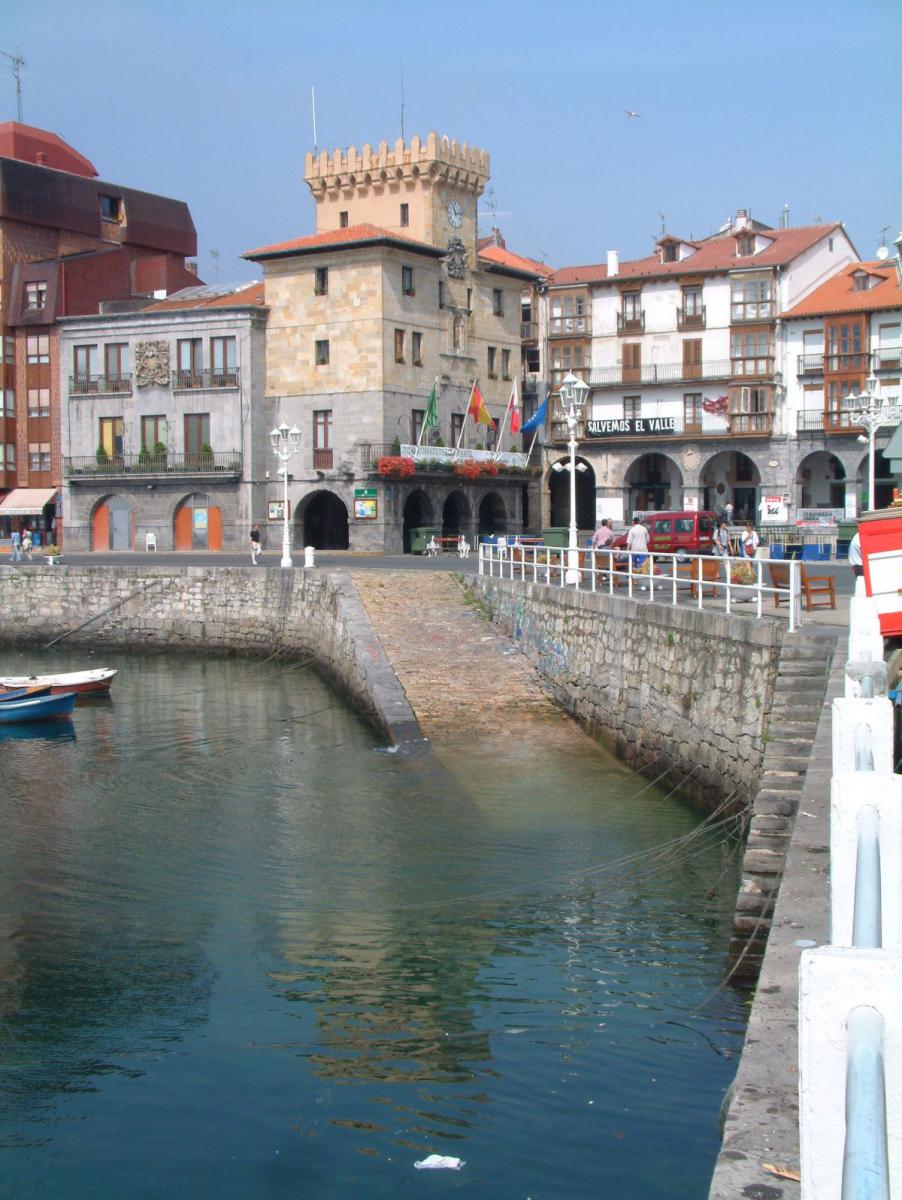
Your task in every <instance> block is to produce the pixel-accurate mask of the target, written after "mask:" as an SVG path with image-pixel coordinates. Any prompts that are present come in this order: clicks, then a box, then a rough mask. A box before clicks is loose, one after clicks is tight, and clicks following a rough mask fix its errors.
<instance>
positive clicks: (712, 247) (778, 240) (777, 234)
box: [549, 221, 842, 287]
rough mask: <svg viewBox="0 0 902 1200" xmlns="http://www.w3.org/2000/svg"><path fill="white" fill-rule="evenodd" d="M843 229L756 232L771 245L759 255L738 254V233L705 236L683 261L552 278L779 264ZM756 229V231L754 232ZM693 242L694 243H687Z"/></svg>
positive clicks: (566, 280)
mask: <svg viewBox="0 0 902 1200" xmlns="http://www.w3.org/2000/svg"><path fill="white" fill-rule="evenodd" d="M841 229H842V224H841V222H839V221H835V222H833V223H832V224H830V225H799V226H797V227H796V228H795V229H770V230H767V231H766V232H760V233H757V234H756V236H758V237H761V238H766V239H767V240H768V241H769V242H770V243H771V244H770V245H769V246H766V247H765V248H764V249H763V250H759V251H758V253H757V254H745V255H742V256H741V257H740V256H739V255H738V254H737V253H736V234H734V233H729V234H724V235H723V236H720V237H713V238H706V239H705V241H703V242H699V243H698V250H696V252H695V253H694V254H690V255H689V257H688V258H684V259H683V260H682V261H681V262H672V263H662V262H659V261H658V256H657V255H656V254H651V255H649V257H648V258H635V259H632V260H631V261H628V262H622V263H621V264H620V270H619V272H618V273H617V274H616V275H612V276H610V277H609V276H608V269H607V266H606V265H604V264H602V263H598V264H590V265H588V266H582V267H562V268H561V269H560V270H559V271H555V272H554V274H553V275H552V276H551V278H550V279H549V283H550V284H551V286H552V287H563V286H567V285H573V284H576V283H607V282H612V283H613V282H614V281H615V280H621V279H646V278H648V279H651V278H655V277H659V278H667V277H668V276H670V275H698V274H699V273H701V272H706V271H734V270H736V269H737V268H739V267H776V266H782V265H783V264H784V263H788V262H791V261H792V260H793V259H794V258H796V257H798V255H799V254H801V253H802V252H803V251H804V250H807V249H808V248H809V247H810V246H814V245H815V244H816V243H817V242H819V241H820V240H821V239H822V238H825V237H827V236H829V235H830V234H831V233H835V232H836V231H837V230H841ZM751 232H755V231H751ZM687 245H692V243H687Z"/></svg>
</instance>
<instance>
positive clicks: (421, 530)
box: [410, 525, 442, 554]
mask: <svg viewBox="0 0 902 1200" xmlns="http://www.w3.org/2000/svg"><path fill="white" fill-rule="evenodd" d="M441 536H442V527H441V525H417V526H415V527H414V528H413V529H411V531H410V553H411V554H425V553H426V547H427V545H428V544H429V542H430V541H431V539H432V538H436V539H438V538H440V537H441Z"/></svg>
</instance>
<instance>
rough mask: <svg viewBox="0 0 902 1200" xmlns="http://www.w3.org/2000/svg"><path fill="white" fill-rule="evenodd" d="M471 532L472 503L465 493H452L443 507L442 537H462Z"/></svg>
mask: <svg viewBox="0 0 902 1200" xmlns="http://www.w3.org/2000/svg"><path fill="white" fill-rule="evenodd" d="M469 530H470V502H469V501H468V500H467V498H466V496H465V495H464V494H463V492H451V493H450V495H449V496H448V497H447V499H446V500H445V503H444V504H443V506H442V537H448V538H454V537H460V535H461V534H462V533H468V532H469Z"/></svg>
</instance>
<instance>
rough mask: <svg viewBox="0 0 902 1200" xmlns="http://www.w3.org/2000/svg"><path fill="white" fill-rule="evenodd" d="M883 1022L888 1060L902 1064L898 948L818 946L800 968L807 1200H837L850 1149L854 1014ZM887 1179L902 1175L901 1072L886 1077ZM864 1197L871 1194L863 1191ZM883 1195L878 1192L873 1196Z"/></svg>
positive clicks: (802, 1120) (802, 1126)
mask: <svg viewBox="0 0 902 1200" xmlns="http://www.w3.org/2000/svg"><path fill="white" fill-rule="evenodd" d="M862 1007H870V1008H873V1009H875V1010H876V1012H878V1013H879V1014H880V1015H881V1016H882V1018H883V1021H884V1045H883V1049H884V1061H885V1062H886V1063H889V1064H896V1063H898V1062H900V1061H902V961H900V957H899V954H898V953H897V952H895V951H887V950H850V949H844V948H841V947H838V946H820V947H818V949H816V950H805V951H803V953H802V956H801V961H800V965H799V1118H800V1119H799V1130H800V1149H801V1168H802V1200H840V1197H841V1196H842V1195H843V1192H842V1174H843V1160H844V1157H845V1152H846V1114H845V1103H846V1062H847V1055H848V1029H847V1023H848V1020H849V1017H850V1016H851V1015H852V1013H854V1011H855V1010H856V1009H860V1008H862ZM886 1128H887V1151H888V1158H889V1178H890V1179H899V1178H902V1174H900V1172H902V1072H899V1071H898V1070H896V1069H893V1068H892V1067H891V1069H890V1070H889V1071H888V1072H887V1076H886ZM862 1194H867V1193H862ZM872 1194H873V1195H874V1196H879V1195H881V1193H880V1192H879V1191H874V1192H873V1193H872Z"/></svg>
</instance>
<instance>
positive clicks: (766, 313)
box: [730, 300, 776, 325]
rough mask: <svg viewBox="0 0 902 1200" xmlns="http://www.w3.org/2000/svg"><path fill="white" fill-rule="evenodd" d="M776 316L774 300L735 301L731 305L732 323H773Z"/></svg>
mask: <svg viewBox="0 0 902 1200" xmlns="http://www.w3.org/2000/svg"><path fill="white" fill-rule="evenodd" d="M775 316H776V304H775V302H774V301H773V300H734V301H733V302H732V304H731V305H730V321H731V322H732V323H733V324H734V325H735V324H737V323H741V322H743V321H772V320H773V319H774V317H775Z"/></svg>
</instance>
